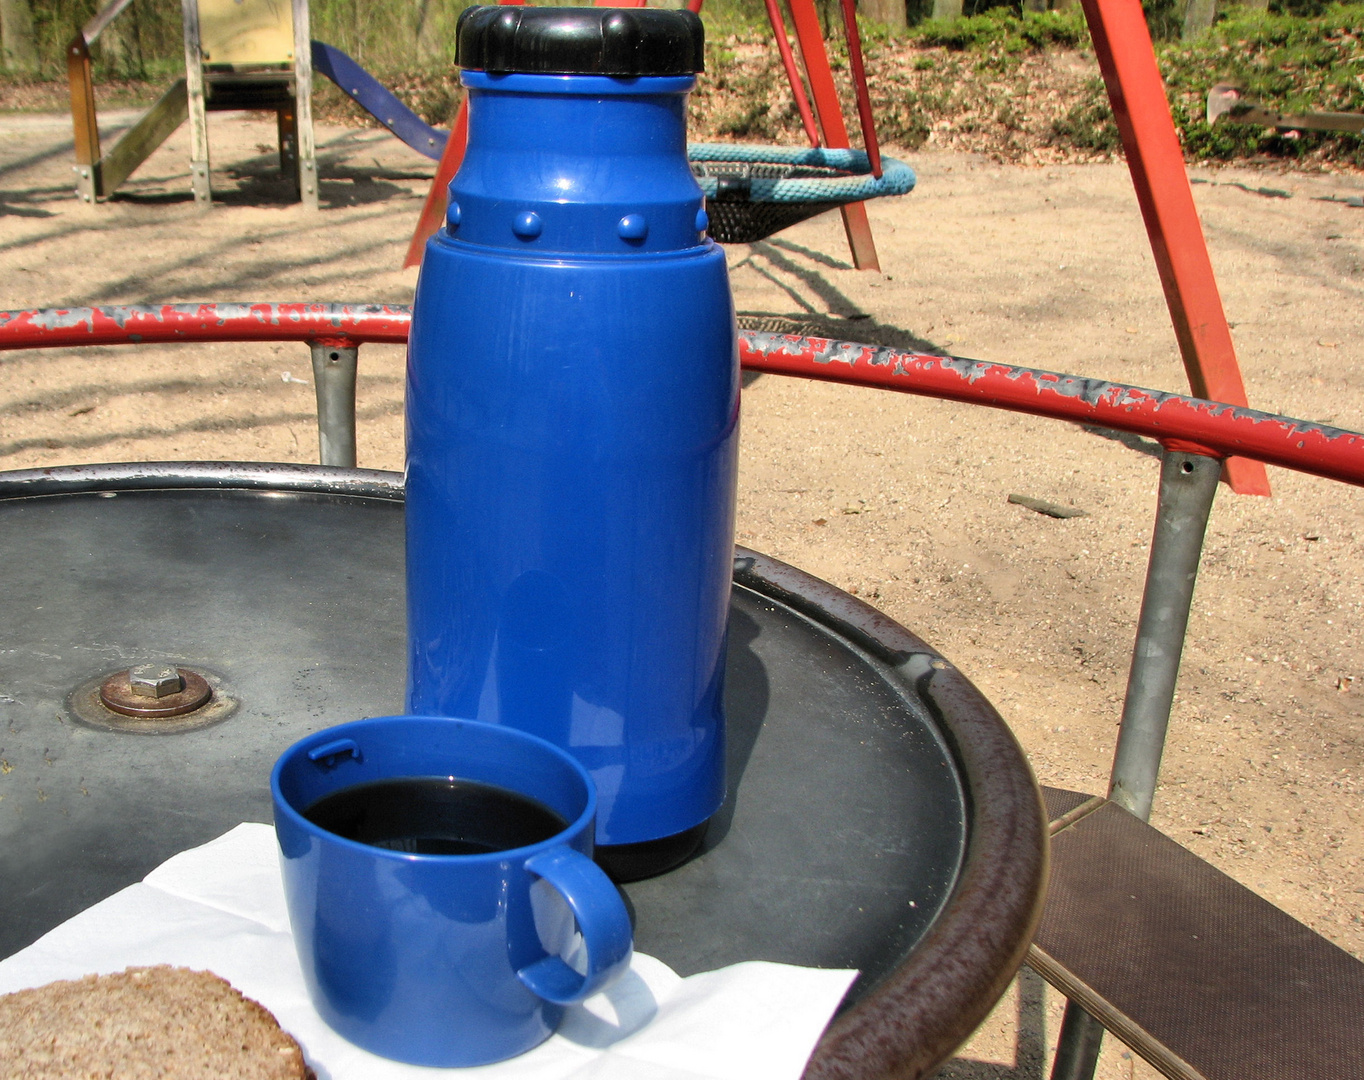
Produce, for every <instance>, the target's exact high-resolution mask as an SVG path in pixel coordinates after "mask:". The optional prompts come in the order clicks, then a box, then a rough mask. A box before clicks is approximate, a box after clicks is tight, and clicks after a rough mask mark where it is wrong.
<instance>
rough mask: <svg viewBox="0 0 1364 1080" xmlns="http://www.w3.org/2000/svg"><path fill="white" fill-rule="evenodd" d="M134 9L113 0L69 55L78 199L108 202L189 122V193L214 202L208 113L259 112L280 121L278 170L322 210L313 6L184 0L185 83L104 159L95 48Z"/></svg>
mask: <svg viewBox="0 0 1364 1080" xmlns="http://www.w3.org/2000/svg"><path fill="white" fill-rule="evenodd" d="M131 3H132V0H111V2H110V3H109V4H108V5H107V6H105V7H104V8H103V9H101V10H100V11H99V13H98V14H96V15H95V17H94V18H92V19H91V20H90V21H89V22H87V23H86V24H85V25H84V26H83V27H82V28H81V29H80V31H79V32H78V33H77V34H76V36H75V37H74V38H72V39H71V43H70V44H69V45H68V46H67V49H66V69H67V77H68V79H69V80H70V83H71V121H72V126H73V128H74V131H75V143H76V163H75V165H74V169H75V173H76V194H77V196H78V197H80V198H81V199H83V200H84V201H85V202H87V203H91V204H93V203H95V202H98V201H100V200H102V199H107V198H109V197H110V196H111V195H112V194H113V193H114V191H115V190H116V189H117V188H118V186H119V185H120V184H121V183H123V181H124V180H126V179H127V178H128V177H129V175H131V173H132V171H133V170H134V169H136V168H137V167H138V166H139V165H141V164H142V162H144V161H146V160H147V158H148V157H150V156H151V154H152V152H153V151H155V150H156V148H157V147H158V146H160V145H161V144H162V143H163V142H165V141H166V139H167V137H169V135H170V134H171V132H173V131H175V129H176V128H178V127H179V126H180V125H181V124H183V123H184V122H185V120H186V119H188V120H189V130H190V186H191V188H192V189H193V192H194V200H195V202H197V203H201V204H204V205H207V204H208V203H209V202H210V201H211V199H212V187H211V184H210V180H209V175H210V174H209V154H208V114H209V113H210V112H222V111H227V110H237V109H262V110H270V111H273V112H274V113H275V115H276V117H277V118H278V126H279V164H280V169H281V171H282V172H283V173H284V174H285V175H286V176H289V177H292V178H293V180H294V185H295V191H296V192H297V194H298V197H299V198H300V199H301V200H302V201H303V204H304V205H305V206H307V207H310V208H312V209H316V207H317V161H316V158H315V155H314V152H313V124H312V49H311V45H310V40H311V39H310V34H309V28H308V3H307V0H289V2H286V0H183V8H184V26H185V76H184V78H182V79H178V80H176V82H175V83H173V84H172V85H171V87H170V89H168V90H167V91H166V92H165V93H164V94H162V95H161V97H160V99H159V100H158V101H157V102H156V104H155V105H153V106H152V107H151V108H150V109H148V110H147V112H146V113H144V114H143V116H142V118H141V119H140V120H138V121H137V123H136V124H134V125H133V126H132V127H131V128H130V129H128V131H126V132H125V133H124V134H123V136H122V138H120V139H119V140H118V142H117V143H115V144H114V146H113V147H112V148H111V149H110V150H109V151H108V153H103V152H102V151H101V148H100V137H99V124H98V118H97V116H96V113H95V95H94V85H93V83H92V81H91V74H90V46H91V45H93V44H94V42H95V40H96V39H97V38H98V37H99V36H100V34H101V33H103V31H104V30H105V28H106V27H108V25H109V24H110V23H111V22H113V21H114V20H115V19H116V18H118V16H119V15H120V14H121V13H122V12H123V11H124V10H126V9H127V7H128V6H129V4H131Z"/></svg>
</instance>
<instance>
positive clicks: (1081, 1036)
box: [1051, 1001, 1104, 1080]
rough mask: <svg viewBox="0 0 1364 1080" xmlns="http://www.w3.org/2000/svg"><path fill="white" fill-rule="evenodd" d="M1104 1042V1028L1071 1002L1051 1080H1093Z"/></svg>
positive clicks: (1064, 1021)
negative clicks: (1100, 1049)
mask: <svg viewBox="0 0 1364 1080" xmlns="http://www.w3.org/2000/svg"><path fill="white" fill-rule="evenodd" d="M1103 1040H1104V1026H1103V1025H1102V1024H1101V1023H1099V1021H1097V1020H1095V1019H1094V1017H1092V1016H1090V1015H1089V1013H1087V1012H1085V1010H1084V1009H1082V1008H1080V1006H1078V1005H1076V1004H1075V1002H1073V1001H1067V1002H1066V1015H1065V1018H1064V1019H1063V1020H1062V1021H1061V1038H1060V1041H1059V1042H1057V1044H1056V1060H1055V1061H1053V1062H1052V1066H1051V1080H1091V1078H1092V1077H1093V1076H1094V1067H1095V1066H1096V1065H1098V1064H1099V1048H1100V1047H1101V1046H1103Z"/></svg>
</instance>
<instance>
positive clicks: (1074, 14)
mask: <svg viewBox="0 0 1364 1080" xmlns="http://www.w3.org/2000/svg"><path fill="white" fill-rule="evenodd" d="M912 40H913V41H914V42H915V43H916V44H918V45H922V46H926V47H933V46H938V47H940V48H944V49H953V50H955V51H958V52H966V51H972V52H980V53H988V54H1005V55H1007V54H1010V53H1022V52H1035V51H1039V50H1042V49H1048V48H1061V49H1075V48H1079V47H1080V46H1081V45H1084V44H1087V43H1088V42H1089V30H1088V28H1087V27H1086V26H1085V17H1084V15H1083V13H1082V12H1081V11H1080V9H1079V8H1074V9H1072V10H1070V11H1066V12H1059V11H1025V12H1023V14H1022V15H1021V16H1020V15H1019V14H1017V13H1016V12H1014V11H1012V10H1010V9H1008V8H1004V7H998V8H993V9H991V10H989V11H986V12H984V13H983V14H980V15H971V16H969V17H967V18H964V19H958V20H956V21H955V22H947V21H943V20H937V19H930V20H928V21H927V22H924V23H921V24H920V25H919V26H918V27H916V28H915V30H914V32H913V34H912Z"/></svg>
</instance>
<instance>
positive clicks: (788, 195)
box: [687, 143, 914, 244]
mask: <svg viewBox="0 0 1364 1080" xmlns="http://www.w3.org/2000/svg"><path fill="white" fill-rule="evenodd" d="M687 157H688V159H689V160H690V161H691V167H692V172H693V173H694V174H695V175H696V179H697V182H698V183H699V184H700V185H701V190H702V191H703V192H705V195H706V214H707V216H708V217H709V218H710V230H709V231H710V235H711V237H712V238H713V239H714V240H716V241H718V242H719V243H721V244H751V243H754V242H755V241H758V240H765V239H766V238H767V237H769V236H771V235H772V234H773V233H776V232H780V231H781V230H782V229H785V228H788V227H789V226H791V225H794V224H796V223H797V222H799V221H804V220H805V219H806V218H812V217H815V216H816V215H817V214H822V213H824V212H825V211H826V210H838V209H840V208H842V207H843V206H846V205H847V204H849V203H859V202H863V201H865V200H867V199H875V198H879V197H881V196H883V195H903V194H905V193H906V192H908V191H910V190H911V189H912V188H913V187H914V173H913V171H912V170H911V169H910V168H909V166H908V165H905V164H903V163H902V162H899V161H896V160H895V159H893V158H884V159H883V162H884V164H885V169H884V170H883V172H882V173H881V175H880V176H879V177H877V176H874V175H873V174H872V172H871V164H870V161H869V159H868V157H867V155H866V153H865V152H864V151H861V150H831V149H828V148H827V147H818V146H816V147H811V148H809V149H806V148H804V147H799V146H789V147H787V146H749V145H744V144H732V143H692V144H691V145H690V146H689V147H687Z"/></svg>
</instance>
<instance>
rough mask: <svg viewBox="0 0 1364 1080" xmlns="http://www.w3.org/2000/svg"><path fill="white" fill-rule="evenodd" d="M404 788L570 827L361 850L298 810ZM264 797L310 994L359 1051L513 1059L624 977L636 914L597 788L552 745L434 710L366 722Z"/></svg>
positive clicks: (290, 754) (417, 1058)
mask: <svg viewBox="0 0 1364 1080" xmlns="http://www.w3.org/2000/svg"><path fill="white" fill-rule="evenodd" d="M399 778H437V779H442V780H448V779H451V778H456V779H460V780H467V781H474V782H477V783H480V784H486V785H491V786H492V787H495V788H501V789H504V790H506V791H510V792H513V793H516V794H517V795H520V796H524V797H529V798H530V799H533V800H535V801H536V802H538V803H539V804H541V805H542V806H544V807H547V808H548V809H549V810H551V811H553V812H554V813H555V814H557V815H558V817H559V818H562V819H563V820H564V821H565V822H568V824H567V825H566V826H565V827H564V828H563V829H562V831H560V832H558V833H556V834H555V835H553V836H550V837H549V838H548V839H545V840H543V841H540V842H536V843H532V844H528V845H527V846H523V847H517V848H512V849H509V850H501V851H493V852H490V853H486V854H472V855H468V854H458V855H451V854H439V855H433V854H413V853H411V852H408V851H401V850H390V849H388V848H384V847H376V846H372V845H370V844H367V843H361V842H358V841H356V840H349V839H346V838H344V837H342V836H340V835H337V834H336V833H333V832H329V831H327V830H326V829H323V828H321V827H319V826H318V825H316V824H314V823H313V822H312V821H310V820H309V819H308V818H307V817H305V816H304V812H305V811H307V810H309V809H310V808H311V807H313V806H314V805H315V804H316V803H317V802H318V801H319V800H321V799H323V798H324V797H326V796H329V795H332V794H334V793H336V792H339V791H342V790H343V789H348V788H352V787H355V786H356V785H361V784H370V783H373V782H376V781H382V780H393V779H399ZM270 790H271V794H272V796H273V799H274V808H275V831H276V834H277V836H278V839H279V847H280V862H281V866H282V868H283V872H284V889H285V894H286V897H287V899H288V904H289V921H290V924H291V925H292V927H293V933H294V943H295V946H296V947H297V949H298V958H299V963H300V964H301V965H302V968H303V976H304V979H305V981H306V983H307V986H308V993H309V995H310V997H311V998H312V1001H313V1004H314V1006H315V1007H316V1008H317V1011H318V1012H319V1013H320V1014H321V1016H322V1018H323V1019H324V1020H326V1022H327V1023H328V1024H329V1025H330V1026H331V1027H332V1028H333V1029H335V1030H336V1031H337V1032H338V1033H339V1034H340V1035H342V1036H344V1037H345V1038H346V1039H348V1040H349V1041H350V1042H352V1043H354V1044H355V1045H357V1046H360V1047H362V1048H364V1049H365V1050H369V1051H371V1052H372V1053H375V1054H379V1055H381V1056H383V1057H387V1058H393V1059H395V1060H398V1061H405V1062H409V1063H411V1064H415V1065H432V1066H457V1065H461V1066H462V1065H484V1064H487V1063H489V1062H494V1061H501V1060H503V1059H504V1058H508V1057H513V1056H515V1055H516V1054H520V1053H523V1052H525V1051H526V1050H529V1049H531V1048H532V1047H534V1046H536V1045H538V1044H539V1043H541V1042H543V1041H544V1040H545V1039H547V1038H548V1037H549V1036H550V1035H551V1034H552V1033H553V1032H554V1030H555V1028H556V1027H557V1026H558V1024H559V1021H560V1020H561V1018H562V1016H563V1012H564V1008H565V1006H567V1005H570V1004H573V1003H575V1002H579V1001H582V1000H583V999H584V998H587V997H589V996H591V995H592V994H594V993H596V992H597V991H599V990H602V989H604V988H605V987H607V986H609V985H610V984H611V983H612V982H614V981H615V980H616V979H617V978H618V977H619V976H620V975H622V974H623V973H624V972H625V971H626V969H627V968H628V967H629V964H630V956H631V951H632V945H631V927H630V919H629V914H628V913H627V911H626V909H625V905H624V903H623V901H622V900H621V897H620V894H619V892H618V891H617V889H616V887H615V886H614V885H613V884H612V883H611V881H610V879H609V878H607V876H606V875H605V874H604V873H603V872H602V871H601V870H600V869H599V868H598V867H597V866H596V864H595V863H593V861H592V845H593V829H594V819H595V815H596V807H597V797H596V791H595V789H594V787H593V785H592V781H591V778H590V777H589V776H588V774H587V773H586V771H584V769H583V767H582V766H581V765H579V764H578V763H577V762H576V761H575V760H574V759H573V758H572V757H571V756H570V755H568V754H567V753H565V752H564V751H562V750H560V749H558V748H557V747H555V746H553V745H551V744H550V743H548V742H545V741H544V740H543V739H540V738H537V737H535V736H533V735H528V734H525V733H524V732H520V731H516V730H513V729H510V728H501V727H495V726H493V725H490V724H482V723H476V722H474V721H468V720H456V719H448V718H439V717H423V716H385V717H378V718H375V719H370V720H359V721H356V722H354V723H349V724H342V725H340V726H339V727H334V728H328V729H327V730H325V731H320V732H317V733H316V734H314V735H310V736H308V737H307V738H306V739H303V740H301V741H300V742H297V743H295V744H294V745H293V746H292V747H290V748H289V749H288V750H286V751H285V752H284V754H283V756H281V757H280V759H279V761H278V762H277V763H276V764H275V768H274V772H273V773H272V774H271V777H270Z"/></svg>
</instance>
